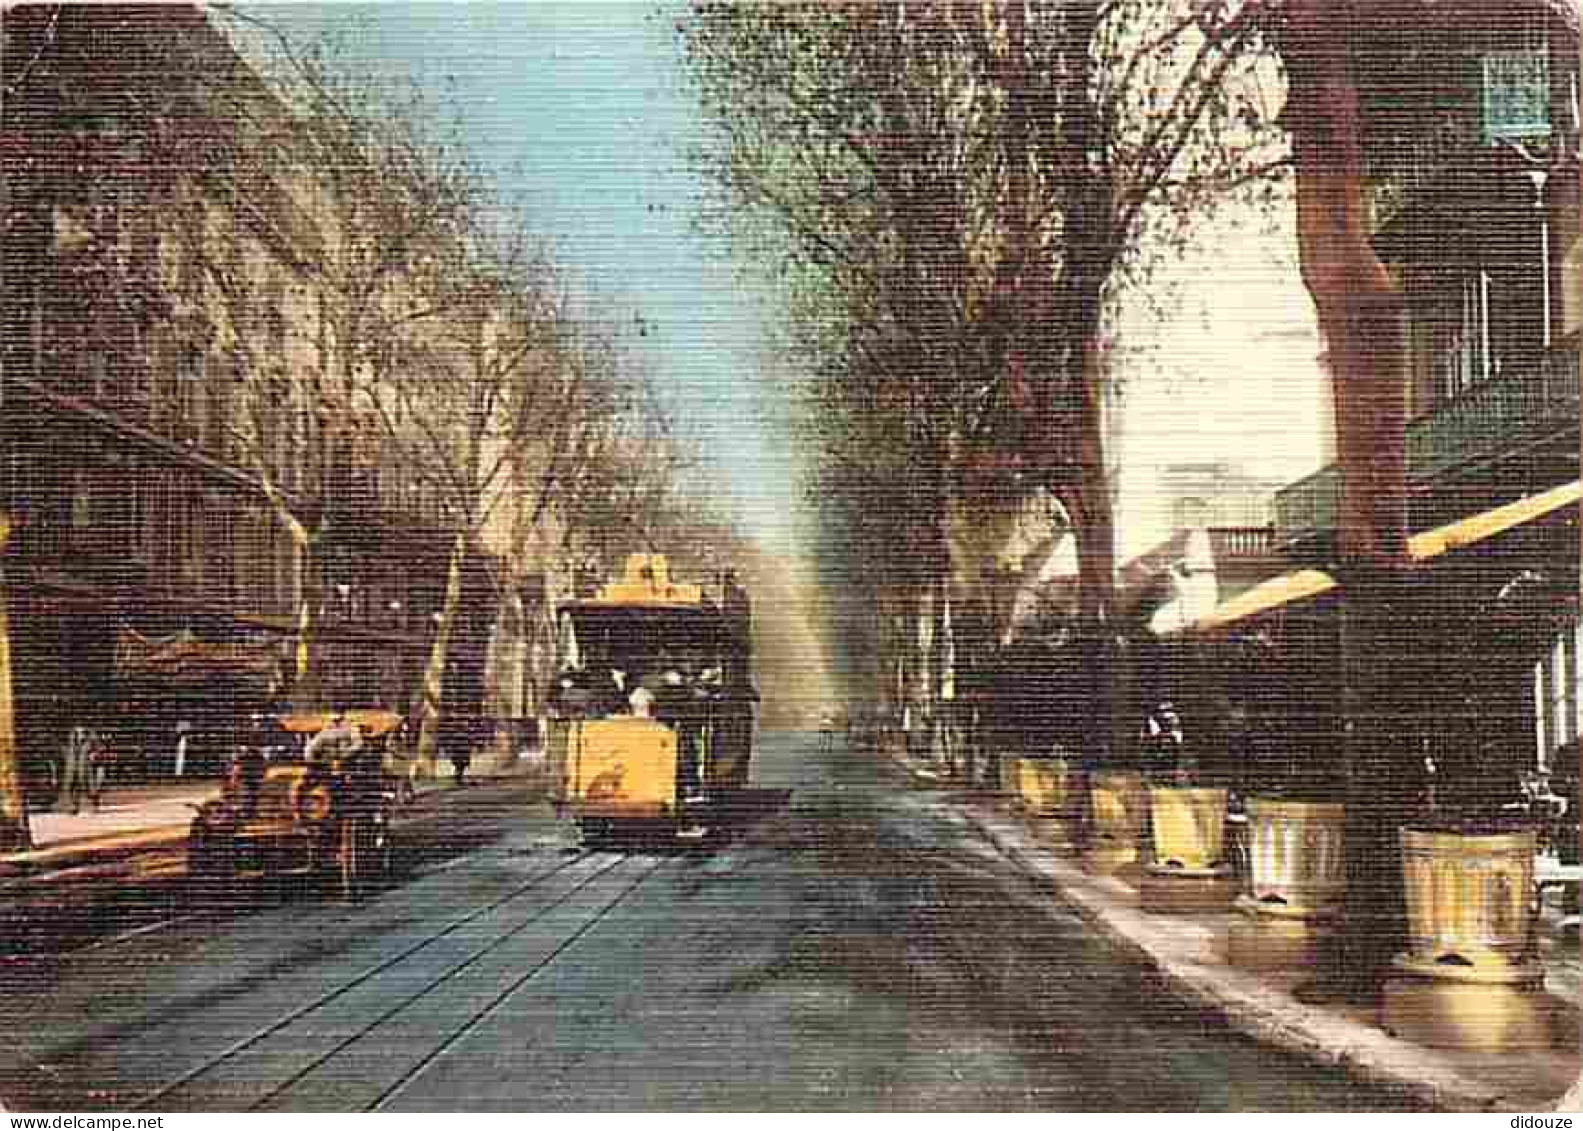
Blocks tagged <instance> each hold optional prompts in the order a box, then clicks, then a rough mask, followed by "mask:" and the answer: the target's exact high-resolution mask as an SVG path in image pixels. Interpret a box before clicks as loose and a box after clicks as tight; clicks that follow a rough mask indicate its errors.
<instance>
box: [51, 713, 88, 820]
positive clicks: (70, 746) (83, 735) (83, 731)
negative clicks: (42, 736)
mask: <svg viewBox="0 0 1583 1131" xmlns="http://www.w3.org/2000/svg"><path fill="white" fill-rule="evenodd" d="M92 750H93V732H92V731H90V730H89V729H88V728H87V727H85V726H83V725H82V724H81V723H78V724H77V725H76V726H74V727H72V728H71V730H70V731H68V732H67V734H66V748H65V750H64V751H63V753H62V759H61V775H60V800H59V805H60V808H62V809H69V810H70V811H71V813H72V814H73V815H75V814H76V813H77V812H78V810H80V809H81V808H82V798H83V794H84V793H86V792H88V757H89V755H90V754H91V753H92Z"/></svg>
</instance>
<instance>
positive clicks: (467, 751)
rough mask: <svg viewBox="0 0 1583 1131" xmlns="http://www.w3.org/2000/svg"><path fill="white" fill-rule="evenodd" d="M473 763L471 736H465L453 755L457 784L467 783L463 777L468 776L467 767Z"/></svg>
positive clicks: (452, 762) (452, 763)
mask: <svg viewBox="0 0 1583 1131" xmlns="http://www.w3.org/2000/svg"><path fill="white" fill-rule="evenodd" d="M472 764H473V751H472V744H471V739H470V738H463V739H462V741H461V743H460V744H459V745H458V746H457V747H456V750H455V752H454V753H453V754H452V755H451V768H452V769H454V770H455V771H456V784H457V785H466V784H467V782H466V781H464V780H463V779H464V778H466V776H467V768H468V767H469V766H471V765H472Z"/></svg>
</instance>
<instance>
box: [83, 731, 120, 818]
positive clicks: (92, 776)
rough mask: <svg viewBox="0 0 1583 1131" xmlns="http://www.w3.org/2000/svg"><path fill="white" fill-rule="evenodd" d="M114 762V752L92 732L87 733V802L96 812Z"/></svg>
mask: <svg viewBox="0 0 1583 1131" xmlns="http://www.w3.org/2000/svg"><path fill="white" fill-rule="evenodd" d="M114 761H115V751H114V750H112V749H111V748H110V746H109V744H108V743H106V742H105V740H104V739H103V738H102V737H101V736H100V735H99V734H98V733H97V732H96V731H94V730H92V729H90V730H89V731H88V800H89V801H90V802H92V803H93V807H94V811H95V812H98V810H99V802H100V801H101V800H102V799H103V797H104V787H105V783H106V782H107V781H108V780H109V777H110V765H111V763H113V762H114Z"/></svg>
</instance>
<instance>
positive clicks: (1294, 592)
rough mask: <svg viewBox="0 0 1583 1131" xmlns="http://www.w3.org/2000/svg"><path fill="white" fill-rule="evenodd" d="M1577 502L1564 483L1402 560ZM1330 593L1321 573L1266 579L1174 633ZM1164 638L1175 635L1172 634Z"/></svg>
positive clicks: (1460, 527) (1423, 538)
mask: <svg viewBox="0 0 1583 1131" xmlns="http://www.w3.org/2000/svg"><path fill="white" fill-rule="evenodd" d="M1578 498H1579V481H1578V480H1575V479H1574V480H1573V481H1572V482H1571V483H1564V484H1562V485H1561V486H1559V487H1554V488H1552V489H1550V490H1548V491H1542V492H1540V493H1539V494H1537V495H1529V496H1527V497H1526V498H1522V499H1518V500H1517V501H1516V502H1513V503H1506V504H1505V505H1503V506H1499V507H1494V508H1492V509H1490V510H1487V511H1483V512H1481V513H1479V514H1476V515H1471V516H1469V517H1468V518H1463V519H1458V520H1457V521H1456V522H1452V523H1447V524H1446V525H1445V526H1438V527H1436V528H1435V529H1433V530H1426V531H1424V532H1423V533H1421V534H1415V535H1413V536H1412V537H1411V538H1409V539H1408V540H1407V556H1408V558H1409V559H1411V560H1412V561H1414V562H1429V561H1433V560H1434V559H1436V558H1439V557H1442V556H1443V555H1445V554H1448V553H1451V552H1452V551H1453V550H1459V549H1463V548H1466V547H1469V546H1475V545H1478V544H1479V543H1481V542H1484V541H1487V540H1488V539H1490V538H1494V537H1496V536H1497V535H1499V534H1504V533H1506V532H1507V531H1509V530H1514V529H1516V528H1517V527H1519V526H1523V525H1525V524H1527V523H1530V522H1534V521H1537V520H1538V519H1541V518H1544V517H1545V516H1547V515H1551V514H1554V513H1555V512H1556V511H1559V510H1561V509H1563V508H1565V507H1568V506H1573V505H1575V504H1576V503H1577V501H1578ZM1335 587H1336V580H1335V578H1333V577H1331V576H1330V574H1328V573H1326V572H1325V571H1324V570H1319V569H1298V570H1292V571H1290V572H1289V573H1283V574H1281V575H1279V576H1278V577H1272V578H1270V579H1269V580H1268V581H1265V582H1262V583H1261V584H1259V585H1256V586H1254V587H1253V588H1252V589H1249V590H1248V591H1247V592H1245V593H1240V594H1238V595H1237V596H1236V597H1233V598H1232V599H1231V600H1229V601H1224V602H1222V603H1221V604H1219V605H1216V606H1215V607H1214V608H1213V609H1211V610H1210V611H1209V613H1208V614H1207V615H1205V616H1203V617H1200V618H1199V619H1198V620H1196V621H1194V622H1192V623H1191V624H1189V625H1186V626H1185V627H1183V628H1182V629H1180V630H1177V631H1179V632H1200V631H1206V630H1209V629H1215V628H1223V627H1225V626H1226V625H1229V624H1235V623H1236V622H1237V621H1240V620H1243V619H1245V618H1247V617H1251V616H1255V615H1257V614H1258V613H1262V612H1267V611H1269V610H1271V609H1276V608H1279V607H1281V606H1282V605H1289V604H1291V603H1293V602H1295V601H1301V600H1304V599H1306V598H1308V597H1317V596H1318V595H1319V594H1321V593H1325V592H1327V591H1329V590H1331V589H1334V588H1335ZM1168 635H1176V632H1172V633H1170V634H1168Z"/></svg>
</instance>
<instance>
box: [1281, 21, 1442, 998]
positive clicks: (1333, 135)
mask: <svg viewBox="0 0 1583 1131" xmlns="http://www.w3.org/2000/svg"><path fill="white" fill-rule="evenodd" d="M1288 15H1289V24H1288V34H1287V39H1286V41H1285V43H1283V45H1282V55H1283V57H1284V58H1285V61H1286V65H1287V73H1288V76H1289V83H1290V87H1289V90H1290V93H1289V95H1288V99H1287V106H1286V112H1285V120H1286V122H1287V124H1288V127H1289V129H1290V130H1291V133H1292V149H1293V155H1294V157H1295V160H1296V168H1297V227H1298V251H1299V256H1300V264H1301V269H1302V276H1303V282H1304V284H1305V285H1306V286H1307V288H1308V292H1309V294H1310V295H1311V296H1312V297H1313V300H1314V306H1315V308H1316V310H1317V313H1318V318H1319V327H1320V331H1321V333H1322V334H1323V336H1324V339H1325V343H1326V346H1327V347H1328V349H1329V353H1330V358H1331V379H1332V381H1333V385H1332V395H1333V399H1334V404H1335V425H1336V448H1337V455H1338V459H1339V462H1340V466H1341V479H1342V498H1341V518H1340V529H1339V543H1338V546H1337V547H1336V550H1337V560H1336V561H1335V563H1334V565H1333V566H1332V568H1334V569H1335V570H1336V572H1337V574H1338V577H1337V580H1338V581H1339V582H1340V583H1341V593H1340V597H1341V601H1342V606H1343V612H1342V648H1341V669H1342V670H1341V672H1340V673H1339V674H1340V678H1341V683H1342V698H1341V703H1342V708H1341V710H1342V718H1341V726H1342V749H1343V764H1344V769H1345V773H1346V781H1347V785H1346V798H1345V799H1346V805H1347V830H1346V837H1347V856H1348V865H1347V907H1346V926H1345V930H1344V933H1343V946H1344V948H1345V952H1346V953H1345V957H1344V961H1343V964H1342V968H1343V969H1344V970H1345V971H1347V976H1348V980H1349V982H1351V983H1353V985H1354V988H1356V989H1361V990H1364V991H1366V992H1367V991H1372V990H1373V989H1374V988H1376V987H1377V986H1378V984H1379V982H1380V980H1381V979H1382V978H1383V977H1384V975H1385V972H1386V970H1387V969H1388V963H1389V960H1390V957H1391V955H1392V954H1393V953H1394V952H1395V951H1396V950H1397V949H1399V948H1400V945H1401V942H1402V937H1403V934H1404V931H1405V921H1404V911H1403V896H1402V880H1401V868H1400V863H1399V861H1400V849H1399V847H1398V844H1397V829H1398V828H1399V827H1400V825H1401V824H1402V823H1403V822H1404V821H1405V820H1406V817H1407V806H1406V796H1407V789H1406V785H1405V783H1406V782H1407V781H1408V780H1409V776H1410V770H1411V766H1410V761H1411V756H1412V755H1411V750H1410V749H1409V746H1410V742H1409V741H1408V740H1407V739H1406V738H1405V737H1404V736H1403V735H1402V734H1401V733H1400V728H1399V727H1398V726H1397V725H1396V720H1395V719H1394V718H1393V716H1392V713H1391V711H1390V709H1389V704H1388V696H1387V690H1388V688H1389V686H1390V685H1391V682H1392V681H1391V674H1392V672H1391V668H1392V659H1391V657H1392V653H1393V652H1396V651H1399V650H1400V649H1401V648H1402V646H1403V643H1402V642H1408V641H1411V640H1413V639H1414V637H1415V633H1414V632H1413V629H1412V626H1411V624H1410V623H1407V621H1406V619H1405V617H1406V614H1407V612H1408V605H1409V603H1408V602H1407V601H1405V600H1404V599H1403V598H1404V597H1405V592H1404V590H1405V579H1404V575H1403V570H1402V569H1401V567H1402V565H1403V564H1404V561H1405V547H1406V531H1407V514H1406V497H1407V495H1406V442H1405V429H1406V415H1407V382H1406V356H1405V320H1404V313H1403V301H1402V296H1401V293H1400V290H1399V288H1398V287H1397V286H1396V284H1395V283H1394V281H1393V280H1392V279H1391V277H1390V275H1389V273H1388V272H1387V271H1386V270H1385V267H1384V265H1383V264H1381V263H1380V261H1379V259H1378V258H1377V257H1376V256H1375V254H1374V251H1373V248H1372V246H1371V245H1370V242H1369V234H1368V224H1367V212H1366V208H1365V201H1364V180H1363V157H1362V142H1361V133H1362V131H1361V115H1360V109H1359V102H1358V92H1357V89H1356V87H1355V85H1354V83H1353V80H1352V75H1351V69H1350V62H1349V53H1350V41H1351V27H1352V24H1353V12H1352V5H1351V4H1345V3H1342V4H1338V3H1335V2H1334V0H1295V2H1294V3H1293V4H1292V5H1291V6H1290V7H1289V9H1288ZM1398 658H1399V659H1405V658H1406V657H1405V656H1404V657H1398Z"/></svg>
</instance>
